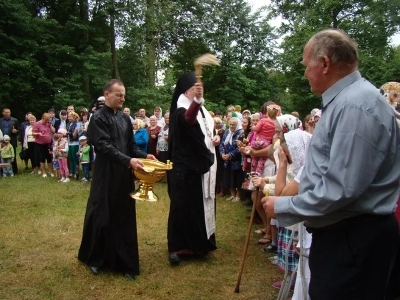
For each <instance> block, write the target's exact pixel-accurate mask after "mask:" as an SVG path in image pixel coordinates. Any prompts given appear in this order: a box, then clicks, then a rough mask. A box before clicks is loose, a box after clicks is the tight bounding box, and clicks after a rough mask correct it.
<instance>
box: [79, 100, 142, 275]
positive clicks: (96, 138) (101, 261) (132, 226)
mask: <svg viewBox="0 0 400 300" xmlns="http://www.w3.org/2000/svg"><path fill="white" fill-rule="evenodd" d="M87 136H88V142H89V143H90V144H91V145H93V146H94V150H95V153H96V160H95V167H94V172H93V178H92V184H91V188H90V195H89V200H88V203H87V208H86V215H85V222H84V227H83V236H82V243H81V247H80V249H79V254H78V259H79V260H80V261H82V262H84V263H86V264H87V265H89V266H95V267H102V268H107V269H111V270H113V271H120V272H124V273H128V272H129V273H131V274H136V275H138V274H139V252H138V242H137V231H136V208H135V200H133V199H132V198H131V197H130V196H129V193H130V192H132V189H133V184H132V169H131V168H130V167H129V162H130V159H131V157H134V158H144V157H146V153H143V152H141V151H140V149H139V148H138V147H137V146H136V144H135V140H134V137H133V132H132V125H131V121H130V119H129V117H128V116H126V115H124V114H123V113H122V112H121V111H119V110H118V111H116V112H115V113H114V110H112V109H111V108H109V107H107V106H104V107H103V108H101V109H99V110H98V111H96V113H95V114H94V115H93V116H92V118H91V120H90V124H89V127H88V131H87Z"/></svg>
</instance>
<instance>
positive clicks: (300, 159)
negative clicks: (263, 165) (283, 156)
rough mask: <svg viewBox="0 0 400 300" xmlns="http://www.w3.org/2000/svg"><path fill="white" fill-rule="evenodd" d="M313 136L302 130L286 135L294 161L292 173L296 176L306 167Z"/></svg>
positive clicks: (292, 131)
mask: <svg viewBox="0 0 400 300" xmlns="http://www.w3.org/2000/svg"><path fill="white" fill-rule="evenodd" d="M311 137H312V135H311V134H310V133H308V132H307V131H303V130H301V129H296V130H291V131H289V132H288V133H285V141H286V145H287V147H288V150H289V153H290V157H291V159H292V171H293V173H294V174H295V175H297V173H298V172H299V170H300V168H301V167H302V166H304V163H305V160H306V153H307V150H308V145H309V144H310V140H311Z"/></svg>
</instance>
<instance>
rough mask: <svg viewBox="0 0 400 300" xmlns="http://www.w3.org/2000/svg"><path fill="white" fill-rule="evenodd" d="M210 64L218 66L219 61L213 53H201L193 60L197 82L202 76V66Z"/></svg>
mask: <svg viewBox="0 0 400 300" xmlns="http://www.w3.org/2000/svg"><path fill="white" fill-rule="evenodd" d="M211 65H214V66H219V61H218V59H217V58H216V57H215V55H213V54H210V53H206V54H203V55H202V56H200V57H198V58H197V59H196V60H195V61H194V72H195V74H196V78H197V82H201V78H202V77H203V66H211Z"/></svg>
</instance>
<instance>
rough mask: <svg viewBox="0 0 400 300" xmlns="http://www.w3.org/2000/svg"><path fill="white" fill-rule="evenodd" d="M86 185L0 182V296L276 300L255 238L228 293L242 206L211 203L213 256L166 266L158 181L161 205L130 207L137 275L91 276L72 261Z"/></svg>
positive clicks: (273, 276) (238, 250)
mask: <svg viewBox="0 0 400 300" xmlns="http://www.w3.org/2000/svg"><path fill="white" fill-rule="evenodd" d="M21 167H22V166H21ZM89 188H90V185H89V184H86V185H84V184H81V183H79V182H76V181H71V182H69V183H67V184H62V183H58V182H57V180H56V179H55V178H42V177H40V176H38V175H30V174H26V173H24V174H21V175H18V176H15V177H14V178H9V177H7V178H3V179H0V193H1V196H0V299H139V298H140V299H276V296H277V291H276V290H275V289H273V288H272V287H271V283H272V282H273V281H275V280H279V279H281V278H282V276H283V275H282V273H281V272H280V271H278V270H277V268H276V267H275V266H273V265H271V264H270V263H269V261H268V260H267V255H266V254H264V253H262V252H261V248H262V247H261V246H258V245H257V239H258V238H260V236H255V235H252V237H251V241H250V246H249V250H248V256H247V260H246V264H245V268H244V272H243V276H242V282H241V285H240V293H238V294H235V293H234V288H235V284H236V279H237V275H238V272H239V268H240V261H241V259H242V252H243V246H244V242H245V238H246V232H247V226H248V221H247V220H246V219H245V216H246V215H247V214H249V213H248V212H247V211H246V209H245V207H244V206H243V205H242V204H241V203H231V202H228V201H225V200H224V199H217V232H216V238H217V245H218V250H217V251H214V252H212V253H211V254H210V255H209V256H208V257H207V259H203V260H197V261H195V260H193V261H184V262H182V263H181V265H180V266H178V267H170V266H169V263H168V260H167V255H168V252H167V239H166V236H167V218H168V211H169V198H168V196H167V192H166V184H164V183H160V184H157V185H155V192H156V194H157V195H158V196H160V198H161V199H160V200H159V201H157V202H140V201H138V202H137V205H136V213H137V224H138V225H137V226H138V229H137V230H138V236H139V253H140V271H141V275H140V276H139V277H138V278H137V279H136V280H135V281H129V280H127V279H125V278H124V277H123V276H121V274H115V273H104V274H101V275H99V276H93V275H92V274H91V273H90V272H89V270H88V269H87V267H86V266H85V265H83V264H81V263H80V262H79V261H78V259H77V252H78V249H79V245H80V241H81V235H82V226H83V218H84V214H85V209H86V202H87V198H88V194H89ZM257 228H259V227H257Z"/></svg>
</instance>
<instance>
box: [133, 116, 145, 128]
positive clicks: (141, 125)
mask: <svg viewBox="0 0 400 300" xmlns="http://www.w3.org/2000/svg"><path fill="white" fill-rule="evenodd" d="M135 122H136V124H137V126H138V129H140V128H144V127H145V126H146V124H145V123H144V122H143V120H141V119H139V118H137V119H135Z"/></svg>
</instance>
